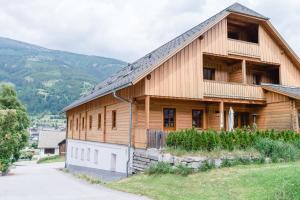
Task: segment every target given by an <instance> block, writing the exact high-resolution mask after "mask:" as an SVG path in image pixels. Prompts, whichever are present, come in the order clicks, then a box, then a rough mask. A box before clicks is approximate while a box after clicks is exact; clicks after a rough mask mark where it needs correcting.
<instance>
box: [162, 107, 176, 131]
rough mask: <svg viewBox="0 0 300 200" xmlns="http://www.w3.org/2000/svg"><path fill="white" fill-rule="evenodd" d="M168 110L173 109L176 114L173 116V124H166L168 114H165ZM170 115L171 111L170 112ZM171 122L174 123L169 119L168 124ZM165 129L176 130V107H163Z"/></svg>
mask: <svg viewBox="0 0 300 200" xmlns="http://www.w3.org/2000/svg"><path fill="white" fill-rule="evenodd" d="M167 110H173V114H174V116H173V118H174V119H173V124H174V125H173V126H166V123H165V120H166V116H165V114H166V113H165V111H167ZM168 115H170V113H168ZM170 123H172V122H170V119H169V120H168V124H169V125H170ZM163 129H164V130H167V131H168V130H176V108H172V107H165V108H163Z"/></svg>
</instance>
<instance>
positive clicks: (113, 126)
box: [111, 110, 117, 129]
mask: <svg viewBox="0 0 300 200" xmlns="http://www.w3.org/2000/svg"><path fill="white" fill-rule="evenodd" d="M111 120H112V122H111V123H112V128H113V129H114V128H116V127H117V111H116V110H113V111H112V116H111Z"/></svg>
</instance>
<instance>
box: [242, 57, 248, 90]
mask: <svg viewBox="0 0 300 200" xmlns="http://www.w3.org/2000/svg"><path fill="white" fill-rule="evenodd" d="M242 76H243V83H244V84H247V69H246V60H243V61H242Z"/></svg>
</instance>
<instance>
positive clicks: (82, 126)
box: [81, 117, 85, 130]
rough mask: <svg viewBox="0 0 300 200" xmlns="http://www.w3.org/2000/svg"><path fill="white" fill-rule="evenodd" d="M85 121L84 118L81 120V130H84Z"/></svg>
mask: <svg viewBox="0 0 300 200" xmlns="http://www.w3.org/2000/svg"><path fill="white" fill-rule="evenodd" d="M84 122H85V120H84V117H82V118H81V129H82V130H84V128H85V124H84Z"/></svg>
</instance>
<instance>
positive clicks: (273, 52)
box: [259, 26, 300, 86]
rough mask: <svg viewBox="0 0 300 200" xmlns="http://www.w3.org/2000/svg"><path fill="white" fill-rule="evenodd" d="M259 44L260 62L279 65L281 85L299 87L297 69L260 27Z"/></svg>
mask: <svg viewBox="0 0 300 200" xmlns="http://www.w3.org/2000/svg"><path fill="white" fill-rule="evenodd" d="M259 44H260V52H261V60H262V61H265V62H273V63H279V64H280V74H281V84H283V85H289V86H300V70H299V68H298V67H297V66H296V65H295V64H293V63H292V62H291V60H290V59H289V57H288V56H287V55H286V54H285V53H284V51H283V50H282V49H281V48H280V47H279V46H278V45H277V44H276V42H275V41H274V39H273V38H271V36H270V35H269V34H268V33H267V32H266V30H265V29H264V28H263V27H262V26H260V27H259Z"/></svg>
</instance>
